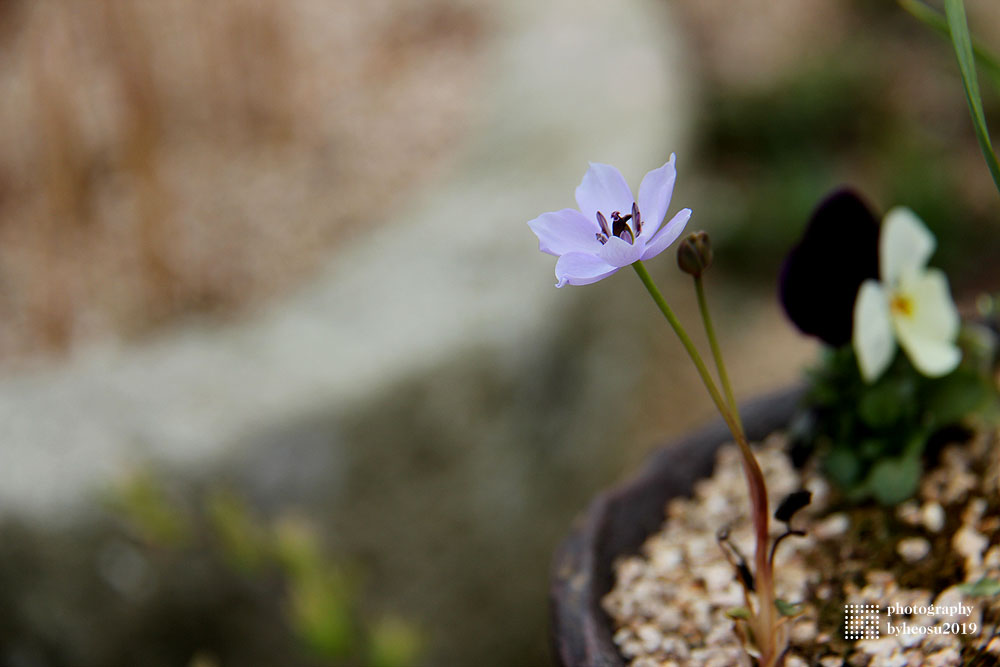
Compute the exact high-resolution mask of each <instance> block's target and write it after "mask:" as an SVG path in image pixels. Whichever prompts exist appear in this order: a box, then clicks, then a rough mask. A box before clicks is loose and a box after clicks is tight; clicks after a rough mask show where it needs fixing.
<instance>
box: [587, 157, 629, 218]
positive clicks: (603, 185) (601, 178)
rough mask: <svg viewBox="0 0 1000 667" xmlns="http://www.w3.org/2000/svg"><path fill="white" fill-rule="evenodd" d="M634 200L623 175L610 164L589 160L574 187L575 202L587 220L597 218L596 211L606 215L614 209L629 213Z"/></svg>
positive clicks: (609, 215) (609, 214)
mask: <svg viewBox="0 0 1000 667" xmlns="http://www.w3.org/2000/svg"><path fill="white" fill-rule="evenodd" d="M634 201H635V200H634V199H633V198H632V190H630V189H629V187H628V183H626V182H625V177H624V176H622V175H621V172H620V171H618V170H617V169H615V168H614V167H612V166H611V165H610V164H600V163H598V162H591V163H590V168H589V169H588V170H587V173H586V174H584V175H583V181H582V182H581V183H580V186H579V187H578V188H577V189H576V203H577V205H578V206H579V207H580V211H582V212H583V216H584V217H585V218H587V219H588V220H597V212H598V211H600V212H602V213H604V215H606V216H608V217H611V214H612V213H613V212H615V211H618V212H620V213H621V214H622V215H624V214H626V213H629V212H631V211H632V203H633V202H634Z"/></svg>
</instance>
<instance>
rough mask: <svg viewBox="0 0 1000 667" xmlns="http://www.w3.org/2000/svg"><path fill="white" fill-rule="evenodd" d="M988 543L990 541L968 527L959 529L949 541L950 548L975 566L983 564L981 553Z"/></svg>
mask: <svg viewBox="0 0 1000 667" xmlns="http://www.w3.org/2000/svg"><path fill="white" fill-rule="evenodd" d="M989 543H990V541H989V540H988V539H987V538H986V537H985V536H983V535H981V534H979V532H978V531H976V530H975V529H973V528H970V527H969V526H962V527H961V528H959V529H958V531H956V532H955V536H954V537H953V538H952V540H951V546H952V547H953V548H954V549H955V551H957V552H958V553H960V554H961V555H962V556H964V557H965V559H966V560H967V561H972V562H974V563H975V564H977V565H978V564H981V563H982V562H983V552H984V551H985V550H986V547H987V546H988V545H989Z"/></svg>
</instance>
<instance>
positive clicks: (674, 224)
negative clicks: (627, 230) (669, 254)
mask: <svg viewBox="0 0 1000 667" xmlns="http://www.w3.org/2000/svg"><path fill="white" fill-rule="evenodd" d="M690 219H691V209H689V208H685V209H681V210H680V211H678V212H677V214H676V215H675V216H674V217H672V218H671V219H670V222H668V223H667V224H666V225H664V226H663V229H661V230H660V231H659V232H658V233H657V234H656V236H654V237H653V238H651V239H649V242H648V243H647V244H646V249H645V250H643V252H642V256H641V258H642V259H644V260H646V259H651V258H653V257H656V256H657V255H659V254H660V253H661V252H663V251H664V250H666V249H667V248H669V247H670V244H671V243H673V242H674V241H676V240H677V237H678V236H680V235H681V232H683V231H684V227H685V226H686V225H687V223H688V220H690Z"/></svg>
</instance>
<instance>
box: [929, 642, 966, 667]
mask: <svg viewBox="0 0 1000 667" xmlns="http://www.w3.org/2000/svg"><path fill="white" fill-rule="evenodd" d="M920 664H922V665H927V667H956V666H957V665H961V664H962V656H961V654H960V653H959V651H958V649H957V648H955V647H954V646H949V647H947V648H943V649H941V650H940V651H935V652H934V653H932V654H930V655H928V656H923V658H922V661H921V663H920Z"/></svg>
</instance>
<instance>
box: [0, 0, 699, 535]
mask: <svg viewBox="0 0 1000 667" xmlns="http://www.w3.org/2000/svg"><path fill="white" fill-rule="evenodd" d="M492 5H493V6H492V12H493V18H494V21H495V26H496V28H497V30H496V34H495V36H494V41H493V44H492V45H491V55H490V63H491V64H490V71H489V80H488V81H485V82H484V84H483V90H484V96H485V97H484V100H483V109H484V115H483V117H482V119H481V121H480V130H479V132H478V134H477V136H476V137H475V138H474V139H473V140H472V141H471V142H470V144H469V145H468V147H467V149H466V150H465V155H464V157H463V158H462V160H461V161H460V162H459V164H458V165H457V167H456V169H455V171H454V173H450V174H446V175H444V177H443V178H441V179H440V182H438V183H437V184H436V185H435V186H434V187H433V188H431V189H430V190H429V191H426V192H424V193H422V194H420V195H418V196H415V197H414V199H413V201H412V202H411V205H409V206H407V207H406V208H405V209H402V210H400V211H398V214H397V215H396V216H394V219H393V220H392V221H390V224H386V225H381V226H378V227H379V228H378V230H377V231H375V232H374V233H371V234H365V233H363V232H362V233H361V234H358V235H357V238H356V239H355V240H354V241H353V242H351V243H350V244H348V245H347V247H345V248H344V250H343V251H342V252H340V253H339V254H338V255H337V256H336V257H334V258H332V259H331V263H330V268H329V270H328V271H327V272H326V273H325V275H323V276H322V278H321V279H320V280H318V281H316V283H315V284H312V285H310V286H308V287H307V288H305V289H302V290H301V291H300V292H299V293H298V294H297V295H296V296H294V297H293V298H291V299H289V300H287V301H284V302H282V303H278V304H275V305H274V306H273V307H271V308H269V309H267V310H266V311H264V312H260V313H258V314H256V315H254V316H253V317H251V318H249V319H247V320H245V321H243V322H240V323H234V324H225V325H222V324H219V325H213V324H205V323H201V324H198V323H195V324H190V325H187V326H185V327H183V328H180V329H178V330H174V331H171V332H168V333H165V334H164V335H162V336H161V337H160V338H158V339H156V340H152V341H148V342H146V343H143V344H142V345H138V346H135V347H130V348H125V349H111V348H94V349H91V350H87V351H84V352H82V353H80V354H78V355H77V356H76V357H75V358H73V359H72V360H70V361H69V362H67V363H65V364H59V365H53V366H51V367H47V368H39V369H35V370H31V371H24V372H18V373H16V374H8V375H6V376H5V377H3V378H2V380H0V442H2V443H3V447H4V450H3V451H4V453H5V456H4V465H2V466H0V510H3V511H27V512H32V513H40V514H47V515H50V516H54V515H58V514H61V513H63V512H64V511H65V510H67V509H69V508H73V507H79V501H80V500H81V498H82V497H84V494H86V493H87V492H88V490H90V489H92V488H94V487H95V486H100V485H102V484H103V483H105V482H107V481H108V479H109V478H110V477H111V476H113V475H115V474H116V473H117V471H119V470H120V469H121V468H122V466H124V465H128V464H130V463H138V462H142V461H144V460H146V459H147V458H149V457H151V458H153V459H159V460H163V461H166V462H169V463H173V464H179V465H190V466H195V467H199V466H202V465H203V464H204V463H205V462H206V461H209V460H213V459H215V458H216V457H219V456H222V455H225V453H226V451H227V448H231V447H235V446H238V443H241V442H244V441H245V440H247V438H248V436H251V435H253V434H254V433H256V432H258V431H259V430H261V429H267V428H270V427H271V426H273V425H275V424H280V423H283V422H286V421H288V420H289V419H290V417H291V416H294V415H299V414H307V413H310V412H314V411H325V412H327V413H331V412H332V413H342V414H349V413H350V412H351V410H352V409H353V406H360V405H365V404H366V403H368V402H370V401H371V400H372V398H373V397H377V396H378V395H379V394H380V393H382V392H384V391H386V390H387V389H388V388H390V387H392V386H394V385H396V384H397V383H399V382H400V381H402V380H404V379H406V378H411V377H415V376H419V375H420V374H422V373H428V372H430V371H432V370H433V369H434V368H435V367H437V366H438V365H439V364H441V363H443V362H446V361H448V360H451V359H454V358H456V356H457V355H459V354H462V353H465V354H468V353H470V352H474V353H475V354H476V355H480V356H481V357H482V358H483V359H484V360H488V361H486V363H488V364H499V365H500V366H502V365H504V364H505V363H506V361H505V360H513V359H522V360H523V359H524V354H525V351H530V350H531V349H532V345H533V341H536V340H539V339H542V338H544V337H545V336H546V335H547V333H551V332H552V331H553V329H554V328H558V327H561V326H565V325H566V324H567V322H566V320H565V317H566V316H568V313H569V309H570V308H571V307H572V304H574V303H576V302H578V301H579V300H580V299H581V298H582V297H581V293H580V292H579V291H577V290H573V289H567V290H560V291H557V290H555V289H554V288H553V287H552V285H553V283H554V277H553V275H552V268H553V258H550V257H548V256H544V255H542V254H540V253H538V252H537V250H536V242H535V240H534V238H533V236H532V235H531V234H530V232H529V230H528V229H527V227H526V225H525V222H526V221H527V220H528V219H530V218H531V217H534V216H535V215H537V214H538V213H540V212H543V211H546V210H555V209H558V208H562V207H565V206H571V205H573V200H572V192H573V188H574V187H575V186H576V184H577V183H578V182H579V179H580V177H581V176H582V174H583V171H584V170H585V168H586V162H587V160H594V161H604V162H611V163H614V164H617V165H619V166H620V167H621V168H622V171H623V172H624V173H625V175H626V178H628V179H629V181H630V182H632V183H637V182H638V180H639V178H640V177H641V175H642V174H643V173H644V172H645V171H646V170H648V169H650V168H652V167H654V166H658V165H659V164H661V163H662V162H663V161H664V160H665V159H666V156H667V155H668V154H669V152H670V151H672V150H677V151H678V152H681V151H683V148H684V138H683V130H684V125H685V121H686V119H687V118H688V116H689V113H690V112H689V110H688V108H687V106H686V103H687V95H686V93H685V88H686V86H685V82H684V75H683V71H682V69H681V68H680V66H679V63H680V62H681V58H680V46H679V44H678V43H677V40H676V35H675V33H674V32H673V31H672V30H671V25H670V23H669V22H668V21H666V20H663V19H664V17H662V16H661V15H660V13H661V12H662V11H663V8H661V7H659V6H658V5H654V3H652V2H647V1H645V0H628V1H626V2H621V3H603V2H597V1H593V0H592V1H587V2H574V1H572V0H560V1H558V2H552V3H533V2H530V1H529V0H519V1H517V2H512V3H503V2H494V3H492ZM681 154H682V156H683V153H681ZM683 161H684V159H683V157H681V164H682V165H683ZM415 168H419V166H418V165H417V166H415ZM607 293H608V292H607V291H606V290H605V291H604V294H607Z"/></svg>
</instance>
